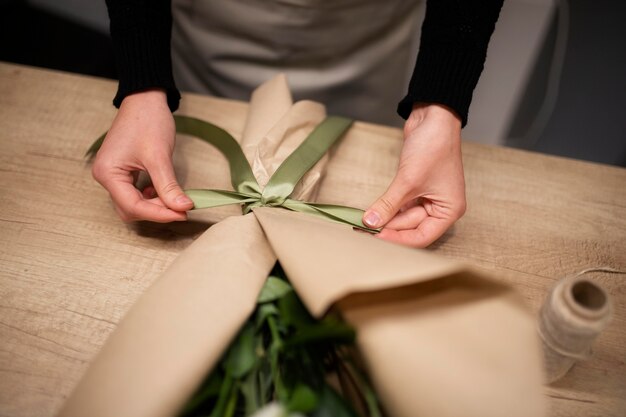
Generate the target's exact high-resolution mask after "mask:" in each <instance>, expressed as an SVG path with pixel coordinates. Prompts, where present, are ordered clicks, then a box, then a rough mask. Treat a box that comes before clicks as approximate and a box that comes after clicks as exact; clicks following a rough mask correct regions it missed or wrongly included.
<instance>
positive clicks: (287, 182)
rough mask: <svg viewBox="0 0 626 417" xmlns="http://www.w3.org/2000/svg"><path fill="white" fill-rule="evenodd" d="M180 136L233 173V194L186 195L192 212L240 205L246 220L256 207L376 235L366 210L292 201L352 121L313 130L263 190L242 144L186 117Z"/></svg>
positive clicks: (328, 122) (337, 120)
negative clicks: (209, 149) (205, 148)
mask: <svg viewBox="0 0 626 417" xmlns="http://www.w3.org/2000/svg"><path fill="white" fill-rule="evenodd" d="M174 121H175V122H176V132H178V133H181V134H185V135H190V136H195V137H198V138H199V139H201V140H203V141H205V142H207V143H209V144H211V145H213V146H215V147H216V148H217V149H218V150H219V151H220V152H221V153H222V154H223V155H224V156H225V157H226V159H227V161H228V165H229V168H230V179H231V184H232V186H233V188H234V190H235V191H229V190H207V189H200V190H185V193H186V194H187V195H188V196H189V198H191V200H192V201H193V203H194V210H197V209H203V208H210V207H219V206H224V205H228V204H239V205H241V206H242V211H243V213H244V214H247V213H249V212H250V211H252V210H253V209H254V208H255V207H263V206H270V207H283V208H286V209H288V210H293V211H300V212H304V213H309V214H311V215H314V216H318V217H323V218H325V219H327V220H331V221H335V222H340V223H344V224H348V225H351V226H353V227H356V228H359V229H362V230H366V231H369V232H372V233H377V232H378V231H379V229H371V228H369V227H367V226H365V225H364V224H363V222H362V220H361V219H362V217H363V210H360V209H356V208H353V207H345V206H338V205H332V204H316V203H308V202H305V201H299V200H295V199H291V198H289V197H290V196H291V194H292V193H293V190H294V189H295V187H296V185H297V184H298V182H300V180H301V179H302V177H303V176H304V174H306V173H307V172H308V171H309V170H310V169H311V168H312V167H313V166H314V165H315V164H316V163H317V162H318V161H319V160H320V159H321V158H322V156H324V154H325V153H326V152H327V151H328V149H329V148H330V147H331V146H332V145H333V144H334V143H335V142H336V141H337V140H338V139H339V138H340V137H341V136H343V134H344V133H345V132H346V131H347V130H348V129H349V128H350V126H351V125H352V120H350V119H347V118H345V117H337V116H329V117H327V118H326V119H324V120H323V121H322V122H321V123H320V124H319V125H317V126H316V127H315V129H314V130H313V132H311V134H310V135H309V136H307V138H306V139H305V140H304V141H303V142H302V143H301V144H300V146H298V148H297V149H296V150H295V151H293V152H292V153H291V154H290V155H289V156H288V157H287V158H286V159H285V160H284V161H283V163H282V164H281V165H280V166H279V167H278V168H277V169H276V171H275V172H274V174H273V175H272V177H271V178H270V179H269V181H268V183H267V185H266V186H265V189H263V190H261V186H260V185H259V183H258V182H257V180H256V178H255V176H254V173H253V172H252V168H251V167H250V164H249V162H248V160H247V159H246V156H245V155H244V153H243V150H242V149H241V146H240V145H239V143H238V142H237V141H236V140H235V138H233V137H232V136H231V135H230V134H229V133H228V132H226V131H225V130H224V129H222V128H220V127H218V126H215V125H214V124H211V123H209V122H205V121H204V120H200V119H196V118H193V117H188V116H174ZM105 135H106V133H105V134H104V135H102V136H100V137H99V138H98V139H97V140H96V141H95V142H94V143H93V144H92V145H91V147H90V148H89V150H88V151H87V155H88V156H94V155H95V154H96V152H97V151H98V149H100V146H101V145H102V142H103V140H104V137H105Z"/></svg>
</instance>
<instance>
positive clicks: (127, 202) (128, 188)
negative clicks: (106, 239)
mask: <svg viewBox="0 0 626 417" xmlns="http://www.w3.org/2000/svg"><path fill="white" fill-rule="evenodd" d="M109 193H110V194H111V199H112V200H113V203H114V204H115V205H116V209H117V211H118V214H119V215H120V217H121V218H122V220H124V221H125V222H130V221H134V220H149V221H153V222H158V223H169V222H173V221H183V220H187V215H186V214H185V213H184V212H177V211H173V210H170V209H168V208H167V207H164V206H163V205H162V204H159V203H158V202H156V201H149V200H145V199H143V198H142V195H141V193H140V192H139V190H137V189H136V188H135V187H134V186H133V185H132V184H130V183H127V182H120V183H117V184H115V185H114V186H110V187H109Z"/></svg>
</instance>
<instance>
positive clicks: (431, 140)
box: [363, 103, 466, 248]
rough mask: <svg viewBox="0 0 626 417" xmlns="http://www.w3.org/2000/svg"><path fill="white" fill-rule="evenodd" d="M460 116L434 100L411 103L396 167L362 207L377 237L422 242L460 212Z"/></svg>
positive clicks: (462, 201) (462, 197)
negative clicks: (384, 188) (383, 188)
mask: <svg viewBox="0 0 626 417" xmlns="http://www.w3.org/2000/svg"><path fill="white" fill-rule="evenodd" d="M465 205H466V202H465V179H464V177H463V162H462V158H461V119H460V118H459V117H458V116H457V114H456V113H454V112H453V111H452V110H450V109H449V108H447V107H445V106H443V105H439V104H425V103H416V104H415V105H414V106H413V111H412V112H411V115H410V116H409V118H408V119H407V121H406V123H405V125H404V145H403V147H402V152H401V154H400V163H399V166H398V171H397V173H396V176H395V177H394V179H393V181H392V182H391V185H389V188H388V189H387V191H386V192H385V193H384V194H383V195H382V196H381V197H380V198H379V199H378V200H377V201H376V202H374V204H372V205H371V207H370V208H369V209H368V210H367V211H366V212H365V214H364V216H363V222H364V223H365V224H366V225H368V226H369V227H373V228H377V227H383V226H384V228H383V230H382V231H381V232H380V233H379V234H378V235H377V236H378V237H380V238H381V239H384V240H388V241H391V242H397V243H401V244H404V245H409V246H414V247H420V248H423V247H426V246H428V245H430V244H431V243H433V242H434V241H435V240H437V239H438V238H439V237H441V236H442V235H443V234H444V233H445V232H446V230H448V228H449V227H450V226H452V225H453V224H454V222H455V221H456V220H458V219H459V218H461V216H463V214H464V213H465Z"/></svg>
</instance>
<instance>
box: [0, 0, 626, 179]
mask: <svg viewBox="0 0 626 417" xmlns="http://www.w3.org/2000/svg"><path fill="white" fill-rule="evenodd" d="M196 1H200V0H196ZM329 1H332V0H329ZM0 36H1V39H2V42H1V43H0V60H4V61H11V62H18V63H24V64H28V65H36V66H43V67H48V68H54V69H61V70H66V71H73V72H80V73H84V74H90V75H96V76H101V77H109V78H115V77H116V75H115V67H114V58H113V52H112V49H111V43H110V40H109V38H108V16H107V12H106V7H105V4H104V0H0ZM418 37H419V33H416V39H417V38H418ZM407 70H408V69H407ZM625 97H626V2H623V1H618V0H505V5H504V8H503V10H502V13H501V16H500V20H499V21H498V24H497V26H496V31H495V33H494V36H493V38H492V41H491V44H490V47H489V53H488V58H487V63H486V67H485V71H484V73H483V75H482V77H481V80H480V82H479V85H478V87H477V89H476V91H475V94H474V100H473V103H472V107H471V109H470V116H469V120H470V122H469V124H468V126H467V127H466V128H465V129H464V132H463V136H464V138H465V139H466V140H472V141H477V142H483V143H491V144H499V145H506V146H514V147H518V148H523V149H529V150H535V151H540V152H546V153H550V154H555V155H562V156H567V157H572V158H577V159H585V160H590V161H596V162H603V163H609V164H614V165H620V166H626V115H625V114H624V112H625V111H626V105H625V104H624V98H625ZM625 186H626V185H625Z"/></svg>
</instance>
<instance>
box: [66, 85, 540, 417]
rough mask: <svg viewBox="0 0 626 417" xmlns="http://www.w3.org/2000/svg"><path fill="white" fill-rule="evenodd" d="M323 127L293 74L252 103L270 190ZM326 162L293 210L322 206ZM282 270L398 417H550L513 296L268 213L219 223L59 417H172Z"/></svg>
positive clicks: (263, 176) (145, 301)
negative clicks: (292, 82) (334, 319)
mask: <svg viewBox="0 0 626 417" xmlns="http://www.w3.org/2000/svg"><path fill="white" fill-rule="evenodd" d="M324 117H325V110H324V108H323V106H321V105H320V104H317V103H314V102H307V101H305V102H298V103H295V104H292V102H291V96H290V93H289V90H288V87H287V84H286V80H285V78H284V77H283V76H279V77H277V78H275V79H273V80H270V81H269V82H267V83H266V84H264V85H262V86H261V87H259V89H257V90H256V91H255V93H254V94H253V97H252V100H251V105H250V110H249V114H248V119H247V124H246V126H245V128H244V130H243V135H242V139H241V142H240V143H241V146H242V148H243V150H244V153H245V155H246V157H247V159H248V160H249V162H250V165H251V167H252V170H253V172H254V174H255V176H256V178H257V181H258V183H259V184H260V185H261V186H264V185H265V184H266V183H267V180H268V179H269V177H270V176H271V174H272V173H273V172H274V171H275V170H276V168H277V167H278V166H279V165H280V163H281V162H282V161H283V160H284V158H285V157H286V156H287V155H289V154H290V153H291V152H292V151H293V150H294V149H295V148H296V147H297V146H298V145H299V144H300V143H301V142H302V140H304V138H305V137H306V136H307V135H308V134H309V133H310V132H311V131H312V130H313V128H314V127H315V126H316V125H317V124H318V123H320V122H321V121H322V120H323V119H324ZM394 157H395V158H396V159H397V155H381V158H388V159H389V158H394ZM327 162H328V157H325V158H323V159H322V160H321V161H320V162H318V164H317V165H315V166H314V167H313V169H311V170H310V171H309V172H308V173H307V175H306V176H305V177H304V178H303V180H302V182H301V183H300V184H299V186H298V188H297V189H296V191H295V192H294V194H293V195H292V197H293V198H296V199H303V200H304V199H306V200H309V201H310V200H312V199H314V197H315V195H316V193H317V187H318V186H319V184H320V178H321V177H322V174H323V172H324V171H323V170H324V166H325V165H326V163H327ZM388 166H390V167H394V166H395V164H394V163H389V164H388ZM223 175H227V172H224V173H223ZM383 191H384V189H381V193H382V192H383ZM351 197H354V199H355V201H356V200H358V199H359V198H362V196H360V197H359V196H358V190H356V189H354V190H353V191H352V194H350V193H349V192H348V193H346V195H344V196H343V198H344V199H345V200H346V201H342V203H347V204H349V202H350V200H351ZM355 204H356V205H360V204H361V203H360V202H359V203H355ZM277 258H278V260H279V261H280V263H281V264H282V266H283V268H284V269H285V271H286V273H287V276H288V277H289V279H290V281H291V283H292V284H293V286H294V288H295V290H296V291H297V293H298V295H299V296H300V297H301V298H302V300H303V301H304V303H305V305H306V306H307V308H308V309H309V311H310V312H311V313H312V314H313V315H315V316H318V317H319V316H321V315H323V314H324V313H325V312H326V311H327V310H328V309H329V308H331V307H332V306H337V307H338V308H339V309H340V310H341V312H342V313H343V315H344V317H345V318H346V319H347V321H348V322H350V323H351V324H352V325H353V326H355V328H356V329H357V342H358V346H359V348H360V350H361V352H362V354H363V356H364V358H365V361H366V364H367V367H368V371H369V372H370V375H371V377H372V379H373V381H374V384H375V386H376V388H377V392H378V393H379V396H380V399H381V401H382V403H383V405H384V407H385V409H386V410H387V412H388V414H389V416H397V417H414V416H418V415H424V416H438V417H446V416H477V417H478V416H480V417H485V416H507V417H511V416H542V415H543V414H544V407H543V404H544V402H543V398H542V392H541V382H542V380H541V356H540V350H539V342H538V340H537V337H536V333H535V329H534V320H533V318H532V317H531V315H530V314H529V312H528V310H527V309H526V308H524V306H523V305H522V303H521V301H520V297H519V296H517V295H516V294H515V293H514V292H513V291H512V290H511V289H510V288H508V287H506V286H504V285H501V284H496V283H494V282H493V281H491V280H489V279H486V278H484V277H482V276H480V274H478V273H476V272H473V271H471V270H469V269H468V268H467V267H465V266H464V265H462V264H460V263H457V262H453V261H451V260H449V259H444V258H441V257H438V256H435V255H432V254H430V253H428V252H426V251H418V250H413V249H409V248H406V247H402V246H398V245H394V244H390V243H388V242H384V241H382V240H380V239H376V238H375V237H372V236H370V235H367V234H364V233H357V232H355V231H353V230H352V228H351V227H349V226H345V225H339V224H335V223H331V222H328V221H325V220H321V219H317V218H313V217H311V216H309V215H307V214H302V213H294V212H289V211H287V210H284V209H281V208H266V207H261V208H256V209H254V212H253V213H251V214H248V215H245V216H233V217H229V218H227V219H226V220H224V221H221V222H219V223H217V224H215V225H214V226H212V227H210V228H209V229H208V230H207V231H206V232H205V233H204V234H203V235H202V236H201V237H200V238H199V239H197V241H195V242H194V243H193V244H192V245H190V246H189V248H187V249H186V250H185V251H183V252H182V253H181V255H180V256H179V257H178V258H177V259H176V261H175V262H174V263H173V264H172V265H171V266H170V267H169V268H168V269H167V270H166V271H165V272H164V273H163V275H162V276H161V277H160V278H159V279H158V280H157V281H156V282H155V284H154V285H153V286H152V287H151V288H150V289H148V290H147V291H146V293H145V294H144V295H142V296H141V297H140V299H139V300H138V301H137V302H136V304H135V305H134V306H133V307H132V308H131V309H130V311H129V312H128V314H127V315H126V316H125V317H124V318H123V319H122V321H121V322H120V324H119V326H118V328H117V329H116V330H115V331H114V332H113V334H112V335H111V337H110V338H109V340H108V341H107V342H106V344H105V345H104V346H103V348H102V350H101V351H100V353H99V354H98V355H97V357H96V358H95V359H94V361H93V363H92V364H91V366H90V368H89V369H88V370H87V372H86V374H85V376H84V377H83V379H82V380H81V381H80V382H79V384H78V386H77V388H76V389H75V391H74V393H73V394H72V396H71V397H70V398H69V399H68V401H67V403H66V404H65V407H64V408H63V409H62V411H61V413H60V414H59V415H61V416H68V417H69V416H76V417H79V416H81V417H82V416H91V417H99V416H102V417H105V416H107V417H124V416H129V417H131V416H132V417H159V416H174V415H176V414H177V412H178V411H179V410H180V409H181V407H182V406H183V405H184V403H185V402H186V400H187V399H188V398H189V397H190V396H191V394H192V393H193V392H194V390H195V389H196V388H197V386H198V385H199V384H200V382H201V381H202V379H203V377H204V376H205V375H206V374H207V373H208V372H209V371H210V370H211V369H212V367H213V366H214V365H215V364H216V362H217V361H218V360H219V358H220V357H221V355H222V353H223V352H224V351H225V349H226V348H227V347H228V345H229V343H230V342H231V341H232V339H233V337H234V336H235V335H236V334H237V332H238V330H239V328H240V327H241V325H242V324H243V323H244V321H245V320H246V319H247V317H248V316H249V315H250V314H251V312H252V311H253V309H254V307H255V304H256V299H257V296H258V293H259V291H260V289H261V287H262V285H263V283H264V281H265V279H266V278H267V275H268V274H269V272H270V270H271V269H272V267H273V265H274V263H275V261H276V259H277Z"/></svg>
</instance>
